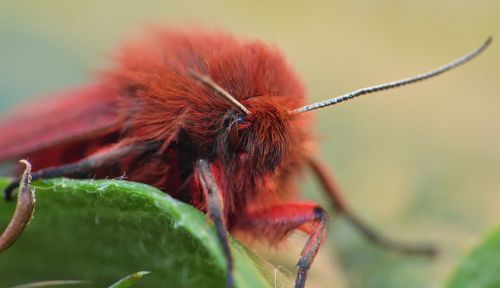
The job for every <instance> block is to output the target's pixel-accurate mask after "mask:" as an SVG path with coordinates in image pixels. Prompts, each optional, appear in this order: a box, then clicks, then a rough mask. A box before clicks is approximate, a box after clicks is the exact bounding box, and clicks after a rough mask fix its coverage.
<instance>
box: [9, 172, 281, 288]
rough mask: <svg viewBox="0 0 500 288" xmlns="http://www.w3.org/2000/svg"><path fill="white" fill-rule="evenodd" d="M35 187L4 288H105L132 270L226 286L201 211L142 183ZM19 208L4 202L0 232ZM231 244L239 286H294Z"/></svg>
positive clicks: (171, 282) (164, 281) (156, 283)
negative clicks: (60, 287) (31, 287)
mask: <svg viewBox="0 0 500 288" xmlns="http://www.w3.org/2000/svg"><path fill="white" fill-rule="evenodd" d="M6 182H7V180H5V179H3V180H1V181H0V189H2V188H3V187H4V186H5V184H6ZM33 186H34V188H35V189H36V196H37V202H36V208H35V214H34V219H33V220H32V221H31V223H30V225H29V226H28V228H27V229H26V231H25V233H24V234H23V235H21V237H20V239H19V240H18V242H16V243H15V244H14V245H13V246H12V247H11V248H10V249H9V250H7V251H5V252H4V253H3V254H2V255H0V287H8V286H14V285H16V284H20V283H26V282H31V281H32V282H35V281H43V280H47V279H75V278H76V279H83V280H88V281H91V282H92V283H93V285H95V286H91V287H106V286H107V285H109V283H113V282H115V281H116V279H119V278H120V277H122V276H123V275H127V274H130V273H131V272H133V271H151V275H149V276H148V277H146V278H144V279H143V280H142V281H141V285H144V287H223V285H224V283H225V259H224V257H223V253H222V250H221V248H220V245H219V242H218V240H217V236H216V234H215V230H214V228H213V225H212V223H211V222H210V221H208V220H207V218H206V216H205V215H204V214H203V213H201V212H200V211H199V210H197V209H195V208H193V207H191V206H189V205H187V204H184V203H182V202H179V201H177V200H175V199H173V198H171V197H170V196H168V195H166V194H165V193H163V192H161V191H159V190H157V189H155V188H153V187H150V186H147V185H144V184H140V183H133V182H126V181H117V180H115V181H111V180H99V181H93V180H70V179H54V180H44V181H36V182H34V183H33ZM14 206H15V202H14V201H12V202H5V201H0V229H3V228H5V227H6V226H7V223H8V221H9V220H10V217H11V216H12V212H13V210H14V208H15V207H14ZM230 242H231V247H232V252H233V256H234V260H235V271H234V276H235V282H236V286H237V287H239V288H244V287H274V283H275V281H278V283H285V286H290V280H289V279H288V278H287V277H286V276H284V275H282V274H281V273H278V272H279V271H278V272H277V271H275V269H274V267H272V266H271V265H270V264H268V263H267V262H265V261H263V260H261V259H260V258H259V257H257V256H256V255H255V254H254V253H252V252H251V251H250V250H249V249H247V248H245V247H244V246H243V245H241V244H240V243H239V242H238V241H235V240H233V239H230ZM275 278H277V279H275Z"/></svg>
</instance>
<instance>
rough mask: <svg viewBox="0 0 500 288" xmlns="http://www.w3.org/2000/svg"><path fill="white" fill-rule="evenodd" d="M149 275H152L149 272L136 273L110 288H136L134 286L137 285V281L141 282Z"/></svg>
mask: <svg viewBox="0 0 500 288" xmlns="http://www.w3.org/2000/svg"><path fill="white" fill-rule="evenodd" d="M149 273H150V272H149V271H141V272H136V273H134V274H131V275H128V276H127V277H124V278H122V279H121V280H120V281H118V282H116V283H115V284H113V285H111V286H109V288H130V287H132V286H134V284H135V283H137V281H139V280H141V278H142V276H144V275H147V274H149Z"/></svg>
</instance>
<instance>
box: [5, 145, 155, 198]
mask: <svg viewBox="0 0 500 288" xmlns="http://www.w3.org/2000/svg"><path fill="white" fill-rule="evenodd" d="M157 147H158V144H157V143H133V144H127V145H124V144H121V143H118V144H115V145H112V146H110V147H107V148H104V149H101V150H99V151H97V152H96V153H94V154H92V155H90V156H88V157H86V158H83V159H82V160H80V161H77V162H74V163H69V164H66V165H61V166H56V167H49V168H45V169H42V170H38V171H36V172H34V173H32V174H31V179H32V181H35V180H38V179H49V178H56V177H68V176H75V175H79V174H86V173H89V172H92V171H95V170H96V169H98V168H100V167H103V166H105V165H109V164H110V163H116V162H117V161H118V160H120V159H122V158H124V157H126V156H128V155H130V154H132V153H140V152H146V151H149V150H154V149H156V148H157ZM20 182H21V178H17V179H14V180H13V181H12V182H11V183H10V184H9V186H7V187H6V188H5V190H4V198H5V199H6V200H11V199H12V192H13V191H14V189H16V188H17V187H18V186H19V184H20Z"/></svg>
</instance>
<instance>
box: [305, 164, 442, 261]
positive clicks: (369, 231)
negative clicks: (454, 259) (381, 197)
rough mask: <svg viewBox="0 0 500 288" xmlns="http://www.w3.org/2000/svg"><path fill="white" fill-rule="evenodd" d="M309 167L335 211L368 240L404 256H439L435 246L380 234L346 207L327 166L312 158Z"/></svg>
mask: <svg viewBox="0 0 500 288" xmlns="http://www.w3.org/2000/svg"><path fill="white" fill-rule="evenodd" d="M309 166H310V167H311V169H312V171H313V172H314V174H315V175H316V177H317V178H318V180H319V182H320V184H321V185H322V186H323V189H324V191H325V192H326V194H327V195H328V197H329V198H330V202H331V203H332V205H333V207H334V208H335V211H336V212H338V213H340V214H341V215H343V216H344V217H345V218H346V219H347V220H348V221H349V222H350V223H351V224H352V225H353V226H354V227H355V228H356V229H357V230H358V231H359V232H360V233H361V234H362V235H363V236H364V237H365V238H366V239H368V240H369V241H371V242H372V243H374V244H376V245H378V246H380V247H382V248H385V249H389V250H392V251H395V252H398V253H402V254H409V255H423V256H434V255H435V254H437V250H436V249H435V247H433V246H430V245H426V244H408V243H401V242H397V241H394V240H391V239H388V238H386V237H385V236H383V235H382V234H380V233H378V232H377V231H376V230H375V229H373V228H371V227H370V226H369V225H367V224H366V223H365V222H363V221H362V220H361V219H360V218H359V217H358V216H357V215H356V214H354V213H353V212H352V211H351V210H350V209H349V208H348V207H347V206H346V204H345V202H344V200H343V199H342V196H341V195H340V190H339V188H338V187H337V185H336V183H335V181H334V179H333V178H332V177H331V176H330V174H329V173H328V170H327V168H326V167H325V166H323V165H321V163H319V161H317V160H315V159H312V158H310V159H309Z"/></svg>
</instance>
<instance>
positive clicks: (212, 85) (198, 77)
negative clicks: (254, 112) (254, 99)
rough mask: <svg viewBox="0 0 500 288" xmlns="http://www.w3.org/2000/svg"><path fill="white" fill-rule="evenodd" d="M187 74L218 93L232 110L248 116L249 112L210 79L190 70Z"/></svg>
mask: <svg viewBox="0 0 500 288" xmlns="http://www.w3.org/2000/svg"><path fill="white" fill-rule="evenodd" d="M189 74H191V76H193V77H194V78H195V79H196V80H198V81H201V82H203V83H205V84H206V85H207V86H209V87H210V88H212V89H214V90H215V91H216V92H217V93H219V94H220V95H221V96H222V97H223V98H224V99H225V100H227V101H228V102H229V104H231V105H232V106H233V107H234V108H236V109H238V110H239V111H240V112H243V113H244V114H245V115H250V111H249V110H248V109H247V107H245V106H244V105H243V104H241V103H240V102H239V101H238V100H236V98H234V97H233V96H232V95H231V94H229V92H227V91H226V90H225V89H224V88H222V87H220V86H219V85H218V84H217V83H215V82H214V81H213V80H212V79H210V77H208V76H206V75H203V74H200V73H198V72H196V71H193V70H190V71H189Z"/></svg>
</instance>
